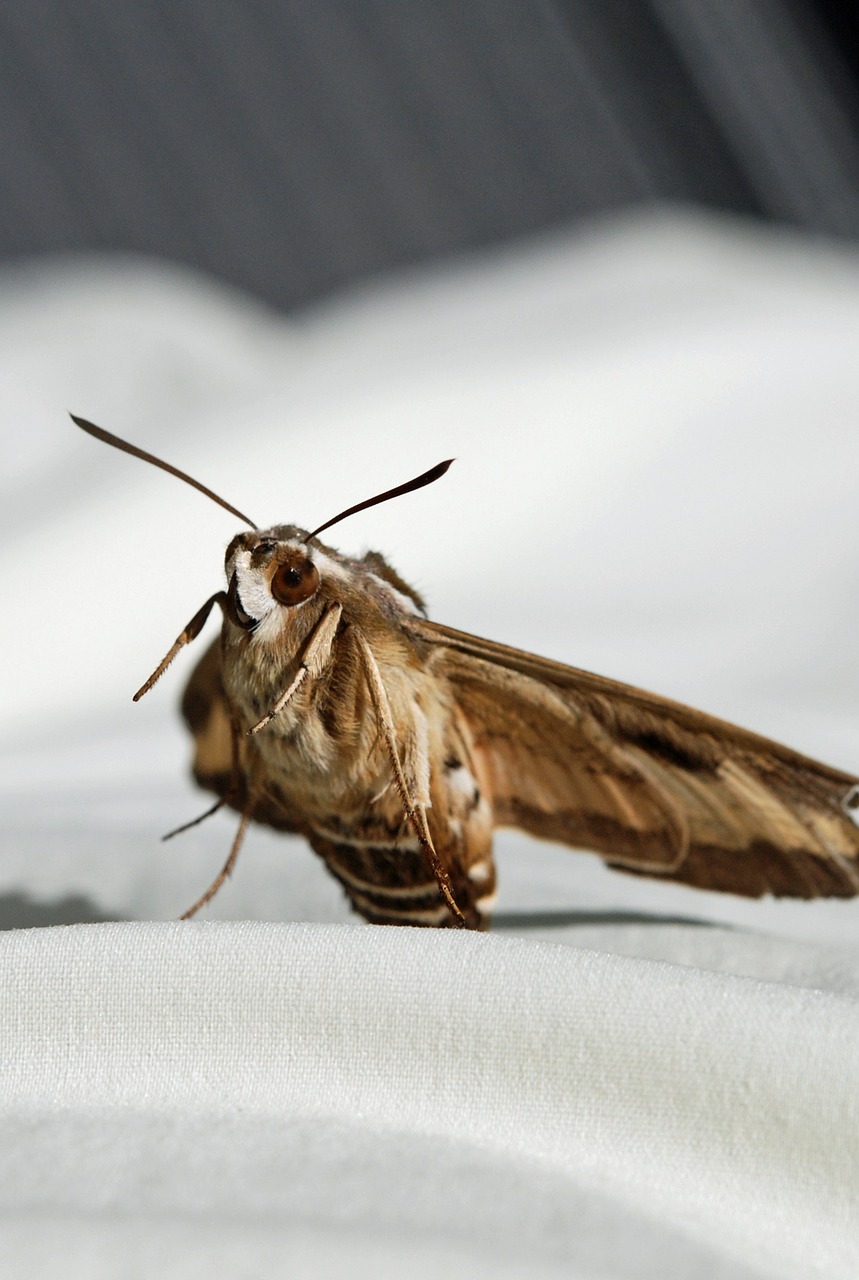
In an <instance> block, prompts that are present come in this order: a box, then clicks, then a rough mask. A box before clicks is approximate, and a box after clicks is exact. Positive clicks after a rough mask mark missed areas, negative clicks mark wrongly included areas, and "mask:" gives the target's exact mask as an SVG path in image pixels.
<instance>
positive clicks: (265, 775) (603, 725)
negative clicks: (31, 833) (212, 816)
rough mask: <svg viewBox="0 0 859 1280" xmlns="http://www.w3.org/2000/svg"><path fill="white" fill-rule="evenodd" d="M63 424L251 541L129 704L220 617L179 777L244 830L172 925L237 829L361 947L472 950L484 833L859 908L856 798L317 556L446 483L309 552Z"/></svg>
mask: <svg viewBox="0 0 859 1280" xmlns="http://www.w3.org/2000/svg"><path fill="white" fill-rule="evenodd" d="M74 421H75V422H76V423H77V425H78V426H80V427H81V428H82V429H83V430H84V431H86V432H88V433H89V434H90V435H92V436H95V437H96V439H98V440H101V441H103V442H105V443H107V444H110V445H113V446H114V447H115V448H118V449H121V450H123V451H125V452H127V453H131V454H133V455H134V456H136V457H138V458H141V459H143V460H144V461H146V462H150V463H152V464H153V465H155V466H158V467H161V468H162V469H163V470H166V471H169V472H170V473H171V474H172V475H175V476H177V477H178V478H179V479H181V480H184V481H185V482H186V483H188V484H190V485H192V486H193V487H194V488H196V489H199V490H200V491H201V492H203V493H204V494H206V495H207V496H208V497H210V498H212V499H213V500H214V501H215V502H218V503H219V504H220V505H221V506H223V507H225V508H226V509H227V510H228V511H230V512H232V514H234V515H235V516H236V517H237V518H238V519H240V520H242V521H243V522H244V523H245V524H247V525H248V526H249V531H248V532H244V533H239V534H237V535H236V536H235V537H234V538H233V539H232V541H231V542H230V544H229V546H228V547H227V550H226V555H225V561H224V566H225V573H226V586H225V588H223V589H221V590H219V591H217V592H215V594H214V595H212V596H211V597H210V598H209V599H208V600H207V601H206V603H205V604H204V605H203V606H202V608H201V609H199V610H198V611H197V613H196V614H195V615H194V617H193V618H192V619H191V621H190V622H189V623H188V625H187V626H186V627H185V628H184V629H183V630H182V632H181V633H180V634H179V636H178V638H177V639H176V641H175V643H174V644H173V646H172V647H171V649H170V650H169V652H168V653H167V655H166V657H165V658H164V659H163V660H162V662H161V663H159V665H158V667H157V668H156V669H155V671H154V672H153V674H152V675H151V676H150V677H149V679H148V680H147V681H146V682H145V684H144V685H143V686H142V688H141V689H139V690H138V692H137V693H136V694H135V695H134V696H135V701H136V700H137V699H138V698H140V697H142V696H143V694H145V693H146V692H148V690H149V689H151V688H152V686H153V685H154V684H155V682H156V680H158V679H159V678H160V676H161V675H162V674H163V672H164V671H165V670H166V668H167V667H168V666H169V664H170V663H171V662H172V661H173V659H174V657H175V656H176V654H177V653H178V652H179V650H180V649H182V648H183V647H184V646H185V645H186V644H188V643H189V642H190V641H192V640H194V639H195V638H196V637H197V636H198V635H199V633H200V632H201V631H202V629H203V626H204V624H205V622H206V620H207V618H208V617H209V614H210V613H211V611H212V609H213V608H214V607H215V606H216V605H217V606H219V607H220V609H221V612H222V614H223V622H222V626H221V633H220V637H219V639H218V640H217V641H216V642H215V643H214V644H212V646H211V647H210V648H209V649H208V651H207V652H206V653H205V654H204V655H203V657H202V659H201V660H200V662H199V663H198V665H197V667H196V668H195V670H194V671H193V673H192V675H191V678H190V681H189V682H188V685H187V688H186V690H185V693H184V697H183V699H182V713H183V716H184V719H185V721H186V723H187V725H188V728H189V729H190V731H191V733H192V735H193V738H194V743H195V756H194V763H193V773H194V777H195V779H196V781H197V782H198V783H199V785H200V786H201V787H203V788H204V789H206V790H208V791H211V792H213V793H214V795H215V796H216V797H217V800H216V802H215V804H214V805H213V806H212V808H211V809H210V810H208V811H207V813H206V814H204V815H203V817H206V816H208V813H211V812H214V811H215V810H216V809H218V808H220V807H222V806H224V805H227V806H229V807H230V808H232V809H234V810H236V811H237V812H238V813H239V814H240V815H241V821H240V825H239V828H238V832H237V835H236V838H235V840H234V842H233V845H232V848H231V849H230V853H229V857H228V858H227V861H226V863H225V864H224V866H223V868H222V870H221V871H220V873H219V874H218V875H217V876H216V878H215V879H214V881H213V882H212V884H211V885H210V886H209V888H208V889H207V890H206V892H205V893H204V894H203V895H202V896H201V897H200V898H199V900H198V901H197V902H195V903H194V905H193V906H192V907H191V908H190V909H189V910H188V911H187V912H186V913H185V917H188V916H191V915H193V914H194V913H195V912H196V911H198V910H199V909H200V908H201V907H202V906H204V905H205V904H206V903H207V902H209V901H210V900H211V898H212V897H213V896H214V894H215V893H216V892H217V891H218V889H219V888H220V887H221V885H222V884H223V883H224V881H225V880H226V878H227V877H228V876H229V875H230V873H231V872H232V869H233V867H234V865H235V862H236V858H237V857H238V853H239V849H240V847H241V844H242V841H243V838H244V835H245V832H246V830H247V828H248V825H249V824H250V822H251V821H255V822H260V823H264V824H266V825H268V826H271V827H274V828H276V829H277V830H279V831H288V832H299V833H300V834H302V835H304V836H305V837H306V838H307V840H308V841H309V842H310V844H311V846H312V847H313V849H314V850H315V851H316V853H317V854H319V856H320V857H321V858H322V859H323V861H324V863H325V865H326V867H327V868H328V870H329V871H330V872H331V874H332V875H333V876H334V877H335V878H336V879H337V880H338V881H339V883H340V884H341V885H342V887H343V889H344V891H345V893H346V896H347V897H348V899H349V901H350V903H351V904H352V906H353V908H354V909H355V910H356V911H357V912H358V913H359V914H360V915H362V916H363V917H364V918H365V919H367V920H369V921H371V922H373V923H377V924H402V925H425V926H460V927H467V928H472V929H480V928H484V927H486V925H487V923H488V920H489V914H490V909H491V904H492V898H493V892H494V888H495V868H494V865H493V860H492V838H493V831H494V828H495V827H498V826H511V827H517V828H519V829H520V830H522V831H526V832H529V833H530V834H531V835H534V836H538V837H542V838H544V839H547V840H554V841H559V842H561V843H563V844H567V845H571V846H572V847H574V848H577V849H583V850H592V851H594V852H596V853H597V854H599V855H600V856H601V857H602V858H604V859H605V860H606V862H607V863H608V864H609V865H610V866H611V867H615V868H617V869H619V870H622V871H627V872H632V873H634V874H638V875H647V876H656V877H659V878H661V879H663V880H670V881H679V882H681V883H683V884H687V885H694V886H698V887H699V888H703V889H715V890H720V891H723V892H727V893H734V894H742V895H745V896H749V897H758V896H761V895H763V894H767V893H771V894H774V895H777V896H786V897H796V898H816V897H851V896H852V895H854V894H856V893H857V892H859V828H857V826H856V824H855V823H854V821H853V818H852V816H851V811H852V810H854V809H856V808H857V807H859V779H857V778H856V777H854V776H853V775H851V774H848V773H842V772H841V771H839V770H837V769H832V768H830V767H829V766H827V765H825V764H820V763H818V762H817V761H815V760H812V759H809V758H807V757H805V756H802V755H799V754H798V753H797V752H795V751H792V750H791V749H790V748H788V747H784V746H781V745H779V744H778V743H776V742H771V741H768V740H767V739H766V738H762V737H759V736H758V735H756V734H754V733H750V732H748V731H747V730H745V729H740V728H737V727H736V726H735V725H732V724H728V723H726V722H725V721H722V720H718V719H716V718H714V717H713V716H709V715H706V714H705V713H703V712H701V711H695V710H693V709H692V708H690V707H686V706H682V705H681V704H679V703H676V702H672V701H669V700H668V699H667V698H663V697H659V696H658V695H656V694H652V693H645V692H643V691H642V690H640V689H635V688H631V687H630V686H628V685H624V684H620V683H618V682H617V681H615V680H610V679H607V678H605V677H604V676H598V675H592V674H591V673H590V672H587V671H580V670H577V669H575V668H573V667H568V666H565V665H563V664H562V663H560V662H552V661H550V660H549V659H546V658H540V657H536V656H534V655H533V654H530V653H524V652H520V651H519V650H517V649H512V648H509V647H508V646H506V645H503V644H496V643H493V642H492V641H490V640H481V639H478V638H477V637H476V636H472V635H468V634H466V633H464V632H462V631H455V630H453V629H452V628H450V627H445V626H442V625H441V624H439V623H437V622H432V621H430V620H429V619H428V617H427V614H426V609H425V606H424V602H423V600H422V599H421V597H420V595H419V594H418V593H417V592H416V591H415V590H414V589H413V588H412V587H410V586H409V585H408V584H407V583H406V582H405V581H404V580H403V579H402V578H401V577H400V575H399V574H398V573H397V571H396V570H395V569H394V568H392V566H391V565H390V564H389V563H388V562H387V560H385V559H384V557H383V556H382V555H380V554H379V553H378V552H375V551H372V552H369V553H367V554H366V555H364V556H363V557H361V558H358V559H354V558H351V557H349V556H346V555H343V554H341V553H340V552H338V551H336V550H335V549H334V548H333V547H331V546H328V545H327V544H326V543H324V542H322V541H321V539H320V537H319V535H320V534H321V533H323V532H324V531H325V530H326V529H328V528H330V527H331V526H332V525H334V524H336V523H338V522H339V521H340V520H342V519H344V518H345V517H347V516H349V515H352V514H354V513H355V512H356V511H361V510H363V509H365V508H367V507H370V506H373V505H374V504H376V503H379V502H384V501H387V500H389V499H390V498H393V497H397V496H399V495H401V494H404V493H408V492H410V491H412V490H414V489H417V488H420V487H421V486H423V485H426V484H429V483H431V482H432V481H434V480H436V479H438V478H439V477H440V476H441V475H442V474H443V473H444V472H445V471H446V470H447V467H448V466H449V465H450V464H449V462H444V463H440V464H439V465H438V466H437V467H434V468H432V469H431V470H430V471H428V472H425V473H424V474H423V475H421V476H418V477H416V478H415V479H414V480H412V481H409V482H407V483H406V484H403V485H399V486H398V487H397V488H395V489H391V490H387V491H386V492H385V493H382V494H379V495H377V496H376V497H374V498H370V499H367V500H366V501H364V502H361V503H358V504H356V505H355V506H354V507H350V508H348V509H347V510H346V511H343V512H341V513H340V514H339V515H337V516H335V517H334V518H333V519H331V520H328V521H326V522H325V523H324V524H322V525H320V526H319V528H317V529H315V530H313V531H312V532H308V531H307V530H305V529H301V528H298V527H296V526H295V525H275V526H273V527H272V528H269V529H258V528H257V527H256V525H254V523H253V522H252V521H251V520H249V519H248V517H247V516H244V515H242V513H241V512H239V511H238V510H236V508H234V507H232V506H230V504H229V503H227V502H225V501H224V500H223V499H222V498H219V497H218V496H217V494H215V493H213V492H212V491H211V490H210V489H207V488H206V487H205V486H204V485H202V484H200V482H199V481H196V480H193V479H192V478H191V477H190V476H188V475H186V474H185V473H184V472H182V471H179V470H178V469H177V468H175V467H172V466H170V464H169V463H166V462H163V461H161V460H160V459H158V458H155V457H154V456H153V455H151V454H148V453H145V452H144V451H143V450H141V449H138V448H137V447H136V446H134V445H130V444H128V443H127V442H125V441H123V440H120V439H119V438H118V437H117V436H114V435H112V434H111V433H109V432H107V431H104V430H103V429H102V428H100V427H96V426H94V425H93V424H92V423H89V422H87V421H86V420H84V419H82V418H74ZM201 820H202V819H196V820H195V821H201ZM187 825H194V824H187ZM183 829H184V828H180V830H183Z"/></svg>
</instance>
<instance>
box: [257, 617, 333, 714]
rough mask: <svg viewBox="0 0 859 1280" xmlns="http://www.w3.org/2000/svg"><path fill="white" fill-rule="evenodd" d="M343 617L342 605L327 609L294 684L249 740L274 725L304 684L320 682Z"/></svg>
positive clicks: (283, 694)
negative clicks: (306, 682) (313, 681)
mask: <svg viewBox="0 0 859 1280" xmlns="http://www.w3.org/2000/svg"><path fill="white" fill-rule="evenodd" d="M342 614H343V606H342V605H339V604H332V605H331V607H330V608H328V609H326V611H325V613H323V615H322V617H321V618H320V619H319V621H318V622H317V624H316V626H315V628H314V629H313V631H311V633H310V639H309V640H308V642H307V647H306V648H305V650H304V656H303V657H302V659H301V663H300V664H299V668H298V671H297V672H296V673H295V678H294V680H293V681H292V684H291V685H290V686H289V688H288V689H286V690H284V692H283V693H282V694H281V695H280V697H279V698H278V700H277V702H275V704H274V706H273V707H272V708H271V710H270V711H268V712H266V714H265V715H264V716H263V718H262V719H261V720H258V721H257V722H256V724H255V725H253V726H252V727H251V728H250V729H248V735H249V736H253V735H254V734H255V733H259V731H260V730H261V729H264V728H265V727H266V725H267V724H271V722H272V720H273V719H274V718H275V716H276V715H279V714H280V712H281V711H283V709H284V707H286V706H288V704H289V703H290V702H291V701H292V699H293V697H294V696H295V694H296V693H297V692H298V690H299V689H300V688H301V686H302V685H303V684H304V682H305V680H307V679H308V678H311V679H317V678H318V677H319V676H320V675H321V674H322V672H323V671H324V670H325V668H326V667H327V666H328V663H329V662H330V661H331V650H332V648H333V646H334V638H335V636H336V635H337V628H338V627H339V625H340V618H341V617H342Z"/></svg>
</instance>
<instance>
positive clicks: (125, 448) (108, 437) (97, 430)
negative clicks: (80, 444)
mask: <svg viewBox="0 0 859 1280" xmlns="http://www.w3.org/2000/svg"><path fill="white" fill-rule="evenodd" d="M69 417H70V418H71V420H72V422H74V423H75V424H76V426H78V427H80V429H81V431H85V432H86V433H87V435H88V436H94V437H95V438H96V440H101V441H102V443H103V444H110V445H113V447H114V449H119V450H121V451H122V453H130V454H131V456H132V457H133V458H140V459H141V461H143V462H151V463H152V465H153V467H160V468H161V470H162V471H169V473H170V475H171V476H176V478H177V480H184V481H185V483H186V484H189V485H190V486H191V488H192V489H199V491H200V493H205V495H206V497H207V498H211V499H212V501H213V502H217V504H218V506H219V507H223V508H224V509H225V510H226V511H229V512H231V514H232V515H234V516H238V518H239V520H243V521H244V522H245V524H248V525H250V527H251V528H252V529H256V528H258V527H259V526H258V525H255V524H254V522H253V520H251V519H249V518H248V516H246V515H243V514H242V513H241V511H238V510H237V509H236V508H235V507H233V506H230V504H229V502H225V501H224V499H223V498H219V497H218V495H217V494H216V493H213V492H212V490H211V489H207V488H206V486H205V485H204V484H200V481H199V480H195V479H194V478H193V477H192V476H189V475H186V473H185V472H184V471H180V470H179V468H178V467H173V466H171V465H170V463H169V462H164V461H163V460H162V459H161V458H156V457H155V455H154V454H152V453H147V452H146V451H145V450H144V449H138V447H137V445H136V444H129V443H128V441H127V440H120V438H119V436H115V435H113V434H112V433H111V432H110V431H105V429H104V427H97V426H96V425H95V423H94V422H87V420H86V418H78V417H77V415H76V414H74V413H70V414H69ZM424 483H427V482H426V481H425V482H424Z"/></svg>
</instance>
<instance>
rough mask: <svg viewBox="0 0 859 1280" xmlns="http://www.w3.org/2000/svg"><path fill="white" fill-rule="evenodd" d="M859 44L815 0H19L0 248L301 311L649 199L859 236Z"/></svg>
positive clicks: (0, 149)
mask: <svg viewBox="0 0 859 1280" xmlns="http://www.w3.org/2000/svg"><path fill="white" fill-rule="evenodd" d="M854 35H855V24H852V25H851V22H850V20H849V18H848V16H846V15H844V14H843V11H842V9H841V8H839V6H836V5H834V4H827V5H823V6H818V7H813V6H812V5H811V3H810V2H809V0H791V3H788V4H783V3H777V2H776V0H754V3H752V4H749V3H748V0H527V2H526V0H469V2H468V3H465V4H463V3H462V0H431V2H430V0H424V2H423V3H418V2H417V0H281V2H280V3H276V2H275V0H254V2H253V3H240V2H239V0H150V2H149V3H145V4H144V3H139V2H136V0H132V2H130V3H128V2H123V3H119V4H117V3H115V0H72V3H69V0H38V3H37V2H36V0H14V3H13V2H12V0H2V3H0V181H2V200H0V259H10V258H16V257H19V256H21V255H31V254H39V253H43V252H45V251H66V250H87V249H99V250H103V249H119V250H132V251H137V252H143V253H147V254H156V255H159V256H162V257H166V258H168V259H173V260H178V261H183V262H187V263H191V264H194V265H196V266H199V267H201V268H203V269H205V270H207V271H211V272H214V273H215V274H217V275H218V276H220V277H221V278H223V279H226V280H229V281H232V282H234V283H236V284H239V285H241V286H243V287H245V288H248V289H250V290H252V291H253V292H255V293H256V294H257V295H259V296H261V297H263V298H266V299H268V300H269V301H271V302H273V303H275V304H277V305H279V306H282V307H286V308H294V307H296V306H298V305H301V304H302V303H305V302H307V301H309V300H312V299H314V298H317V297H320V296H323V295H325V294H326V293H329V292H331V291H332V290H334V289H336V288H338V287H339V286H341V285H342V284H344V283H345V282H348V281H350V280H353V279H358V278H361V277H366V276H367V275H369V274H372V273H374V272H378V271H380V270H384V269H386V268H389V267H392V266H396V265H400V264H404V263H412V262H417V261H421V260H425V259H427V258H429V257H432V256H434V255H440V254H442V255H444V254H450V253H452V252H454V253H455V252H457V251H461V250H465V249H468V248H470V247H473V246H478V245H484V244H489V243H492V242H495V241H498V240H500V239H504V238H508V237H512V236H516V235H519V234H522V233H527V232H529V231H533V230H535V229H539V228H545V227H550V226H553V225H556V224H559V223H563V222H567V221H569V220H570V219H575V218H577V217H581V216H588V215H594V214H598V213H600V212H602V211H604V210H607V209H612V208H615V207H628V206H630V205H632V204H636V203H642V202H654V201H666V200H670V201H680V202H685V203H691V204H704V205H709V206H713V207H717V208H721V209H727V210H735V211H740V212H743V213H749V214H753V215H758V216H760V217H768V218H774V219H780V220H784V221H786V222H789V223H793V224H798V225H801V226H804V227H807V228H809V229H811V230H813V231H817V232H823V233H830V234H835V235H838V236H848V237H855V236H856V234H857V232H859V146H857V139H856V129H855V124H856V120H857V95H856V89H855V82H854V78H853V69H852V66H851V58H852V57H853V56H854V55H853V49H852V47H851V45H850V40H851V39H852V37H853V36H854Z"/></svg>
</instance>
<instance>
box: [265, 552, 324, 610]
mask: <svg viewBox="0 0 859 1280" xmlns="http://www.w3.org/2000/svg"><path fill="white" fill-rule="evenodd" d="M318 587H319V570H318V569H317V568H316V565H315V564H314V563H313V561H312V560H308V559H307V558H306V557H304V558H302V559H300V560H293V561H288V562H287V563H286V564H282V565H280V566H279V568H278V569H277V570H276V572H275V574H274V577H273V578H272V580H271V594H272V595H273V596H274V598H275V600H277V602H278V604H287V605H289V604H301V603H302V601H304V600H309V599H310V597H311V596H312V595H313V594H314V592H315V591H316V590H317V588H318Z"/></svg>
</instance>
